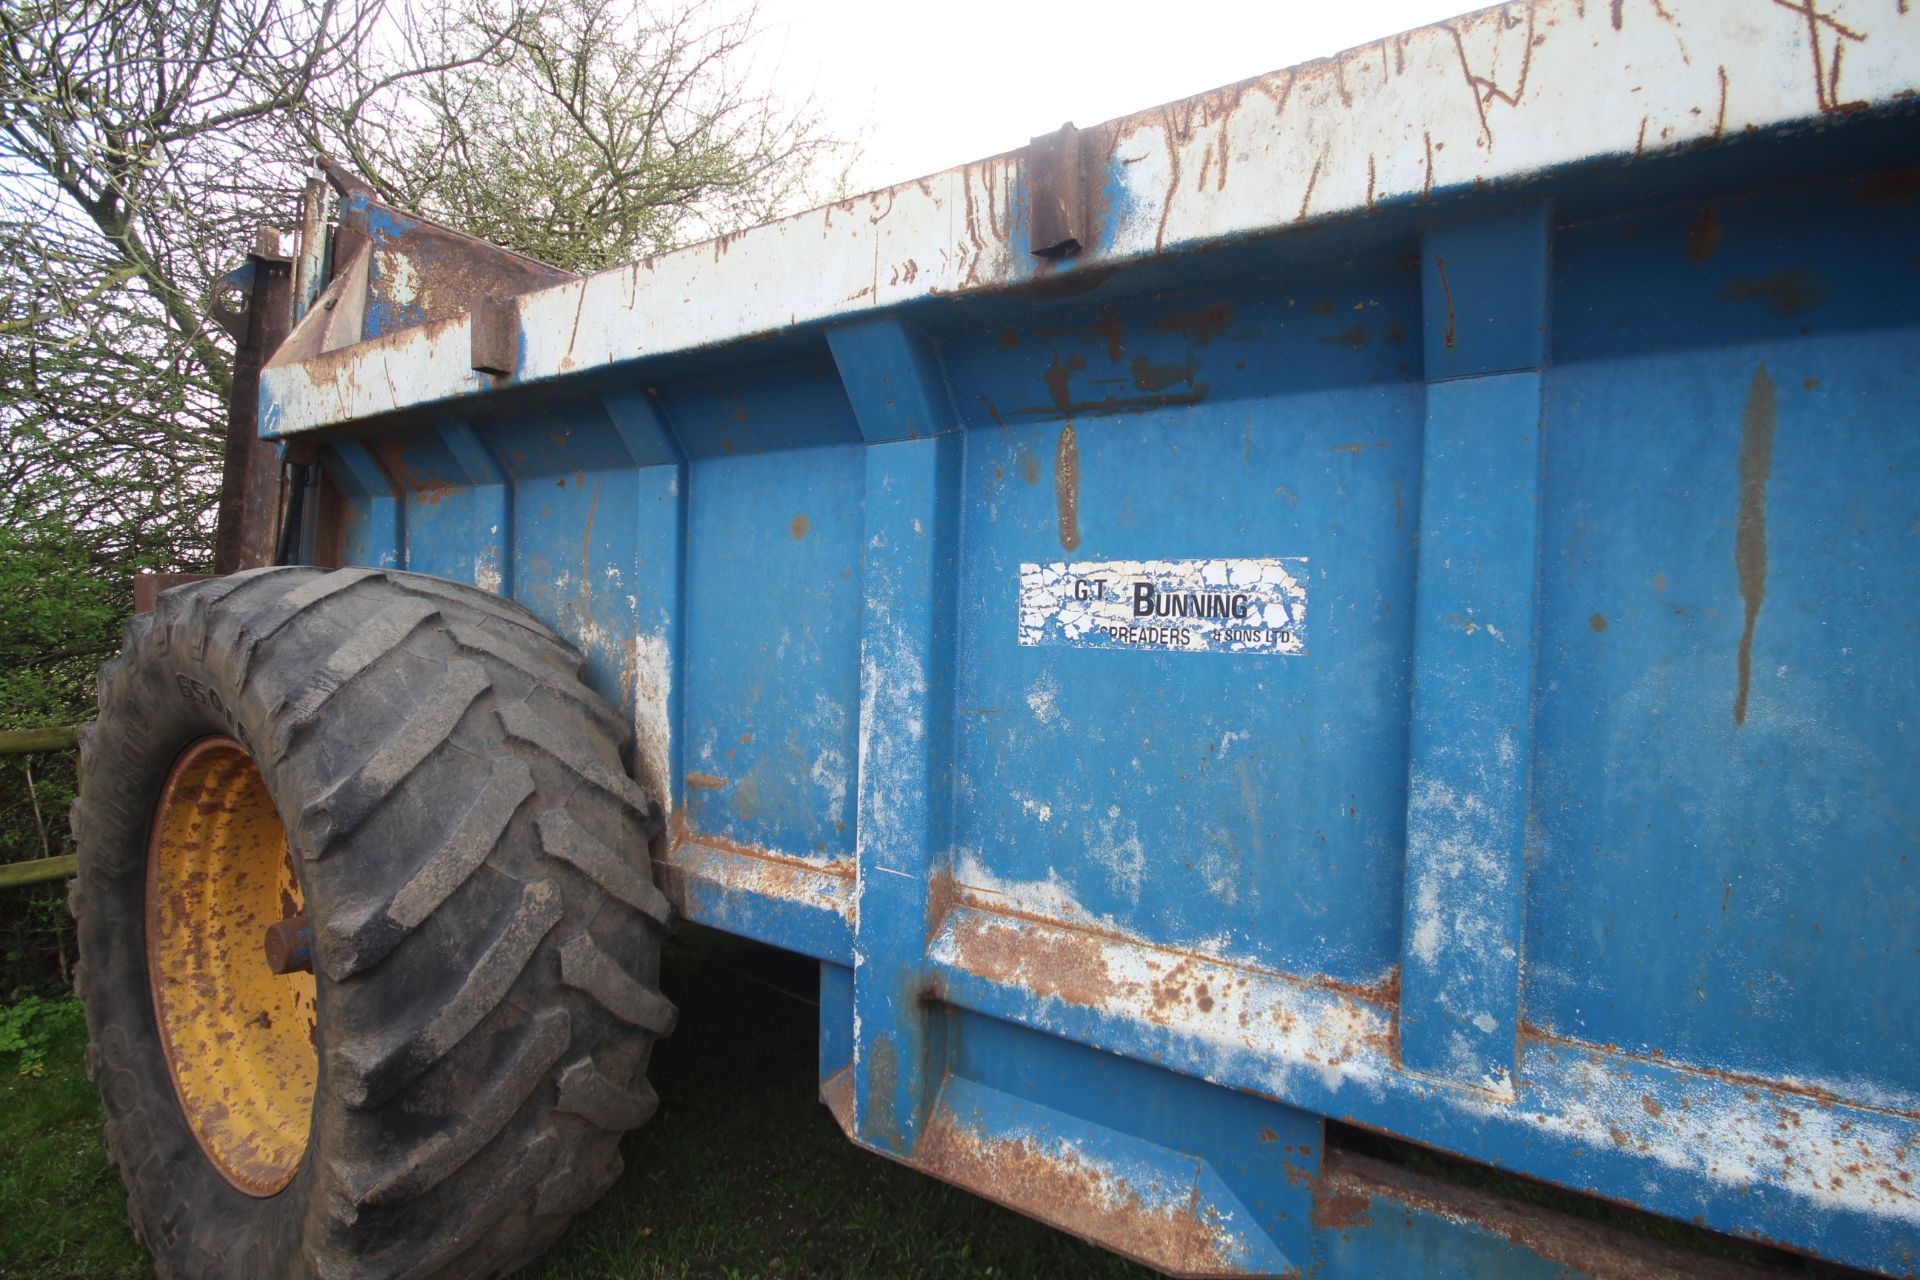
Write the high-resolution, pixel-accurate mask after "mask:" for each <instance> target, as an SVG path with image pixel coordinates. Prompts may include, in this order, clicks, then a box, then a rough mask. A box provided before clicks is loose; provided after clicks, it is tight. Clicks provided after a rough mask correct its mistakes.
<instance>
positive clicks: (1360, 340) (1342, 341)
mask: <svg viewBox="0 0 1920 1280" xmlns="http://www.w3.org/2000/svg"><path fill="white" fill-rule="evenodd" d="M1370 340H1371V339H1370V337H1369V335H1368V333H1367V326H1366V325H1364V324H1353V325H1348V326H1347V327H1346V328H1344V329H1342V330H1341V331H1340V332H1338V333H1334V334H1329V335H1327V336H1326V337H1324V338H1315V339H1314V342H1315V343H1316V344H1317V345H1319V346H1322V347H1345V348H1346V349H1347V350H1348V351H1365V350H1366V349H1367V343H1368V342H1369V341H1370Z"/></svg>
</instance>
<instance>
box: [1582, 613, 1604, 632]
mask: <svg viewBox="0 0 1920 1280" xmlns="http://www.w3.org/2000/svg"><path fill="white" fill-rule="evenodd" d="M1587 626H1588V627H1590V628H1592V630H1593V631H1595V632H1596V633H1597V632H1601V631H1605V630H1606V629H1607V615H1606V614H1604V613H1596V614H1594V615H1593V616H1592V617H1591V618H1588V619H1587Z"/></svg>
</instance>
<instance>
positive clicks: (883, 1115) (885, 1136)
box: [867, 1035, 906, 1151]
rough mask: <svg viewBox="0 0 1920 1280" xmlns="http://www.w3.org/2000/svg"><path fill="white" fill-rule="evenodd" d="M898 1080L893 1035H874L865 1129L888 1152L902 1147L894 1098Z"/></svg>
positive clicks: (903, 1145)
mask: <svg viewBox="0 0 1920 1280" xmlns="http://www.w3.org/2000/svg"><path fill="white" fill-rule="evenodd" d="M899 1081H900V1051H899V1050H898V1049H897V1048H895V1047H894V1043H893V1037H892V1036H890V1035H878V1036H875V1037H874V1040H873V1061H872V1062H871V1063H870V1064H869V1065H868V1067H867V1082H868V1094H867V1128H868V1129H869V1130H870V1131H871V1132H872V1134H873V1135H874V1137H875V1138H876V1139H877V1140H878V1141H879V1142H880V1144H881V1145H882V1146H884V1147H886V1149H887V1150H889V1151H902V1150H904V1148H905V1146H906V1142H905V1140H904V1138H903V1137H902V1136H901V1133H900V1113H899V1111H898V1110H897V1109H896V1107H895V1098H894V1090H895V1088H896V1087H897V1086H898V1085H899Z"/></svg>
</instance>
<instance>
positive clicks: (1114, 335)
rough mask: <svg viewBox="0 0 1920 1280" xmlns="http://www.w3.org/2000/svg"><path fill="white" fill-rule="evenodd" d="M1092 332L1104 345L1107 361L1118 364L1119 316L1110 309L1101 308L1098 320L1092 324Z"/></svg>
mask: <svg viewBox="0 0 1920 1280" xmlns="http://www.w3.org/2000/svg"><path fill="white" fill-rule="evenodd" d="M1093 331H1094V332H1095V333H1097V334H1099V335H1100V340H1101V341H1102V342H1103V343H1105V344H1106V348H1107V359H1109V360H1111V361H1112V362H1113V363H1115V364H1119V363H1120V316H1119V313H1118V312H1116V311H1115V310H1114V309H1113V308H1112V307H1102V308H1101V309H1100V318H1099V319H1098V320H1095V321H1094V323H1093Z"/></svg>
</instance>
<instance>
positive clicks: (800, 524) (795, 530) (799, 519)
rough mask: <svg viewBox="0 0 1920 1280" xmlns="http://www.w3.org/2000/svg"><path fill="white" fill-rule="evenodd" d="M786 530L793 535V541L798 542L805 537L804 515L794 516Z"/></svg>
mask: <svg viewBox="0 0 1920 1280" xmlns="http://www.w3.org/2000/svg"><path fill="white" fill-rule="evenodd" d="M787 532H788V533H790V534H792V535H793V540H794V541H795V542H799V541H800V540H801V539H803V538H805V537H806V536H807V518H806V517H805V516H795V517H794V518H793V523H792V524H790V525H788V526H787Z"/></svg>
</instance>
